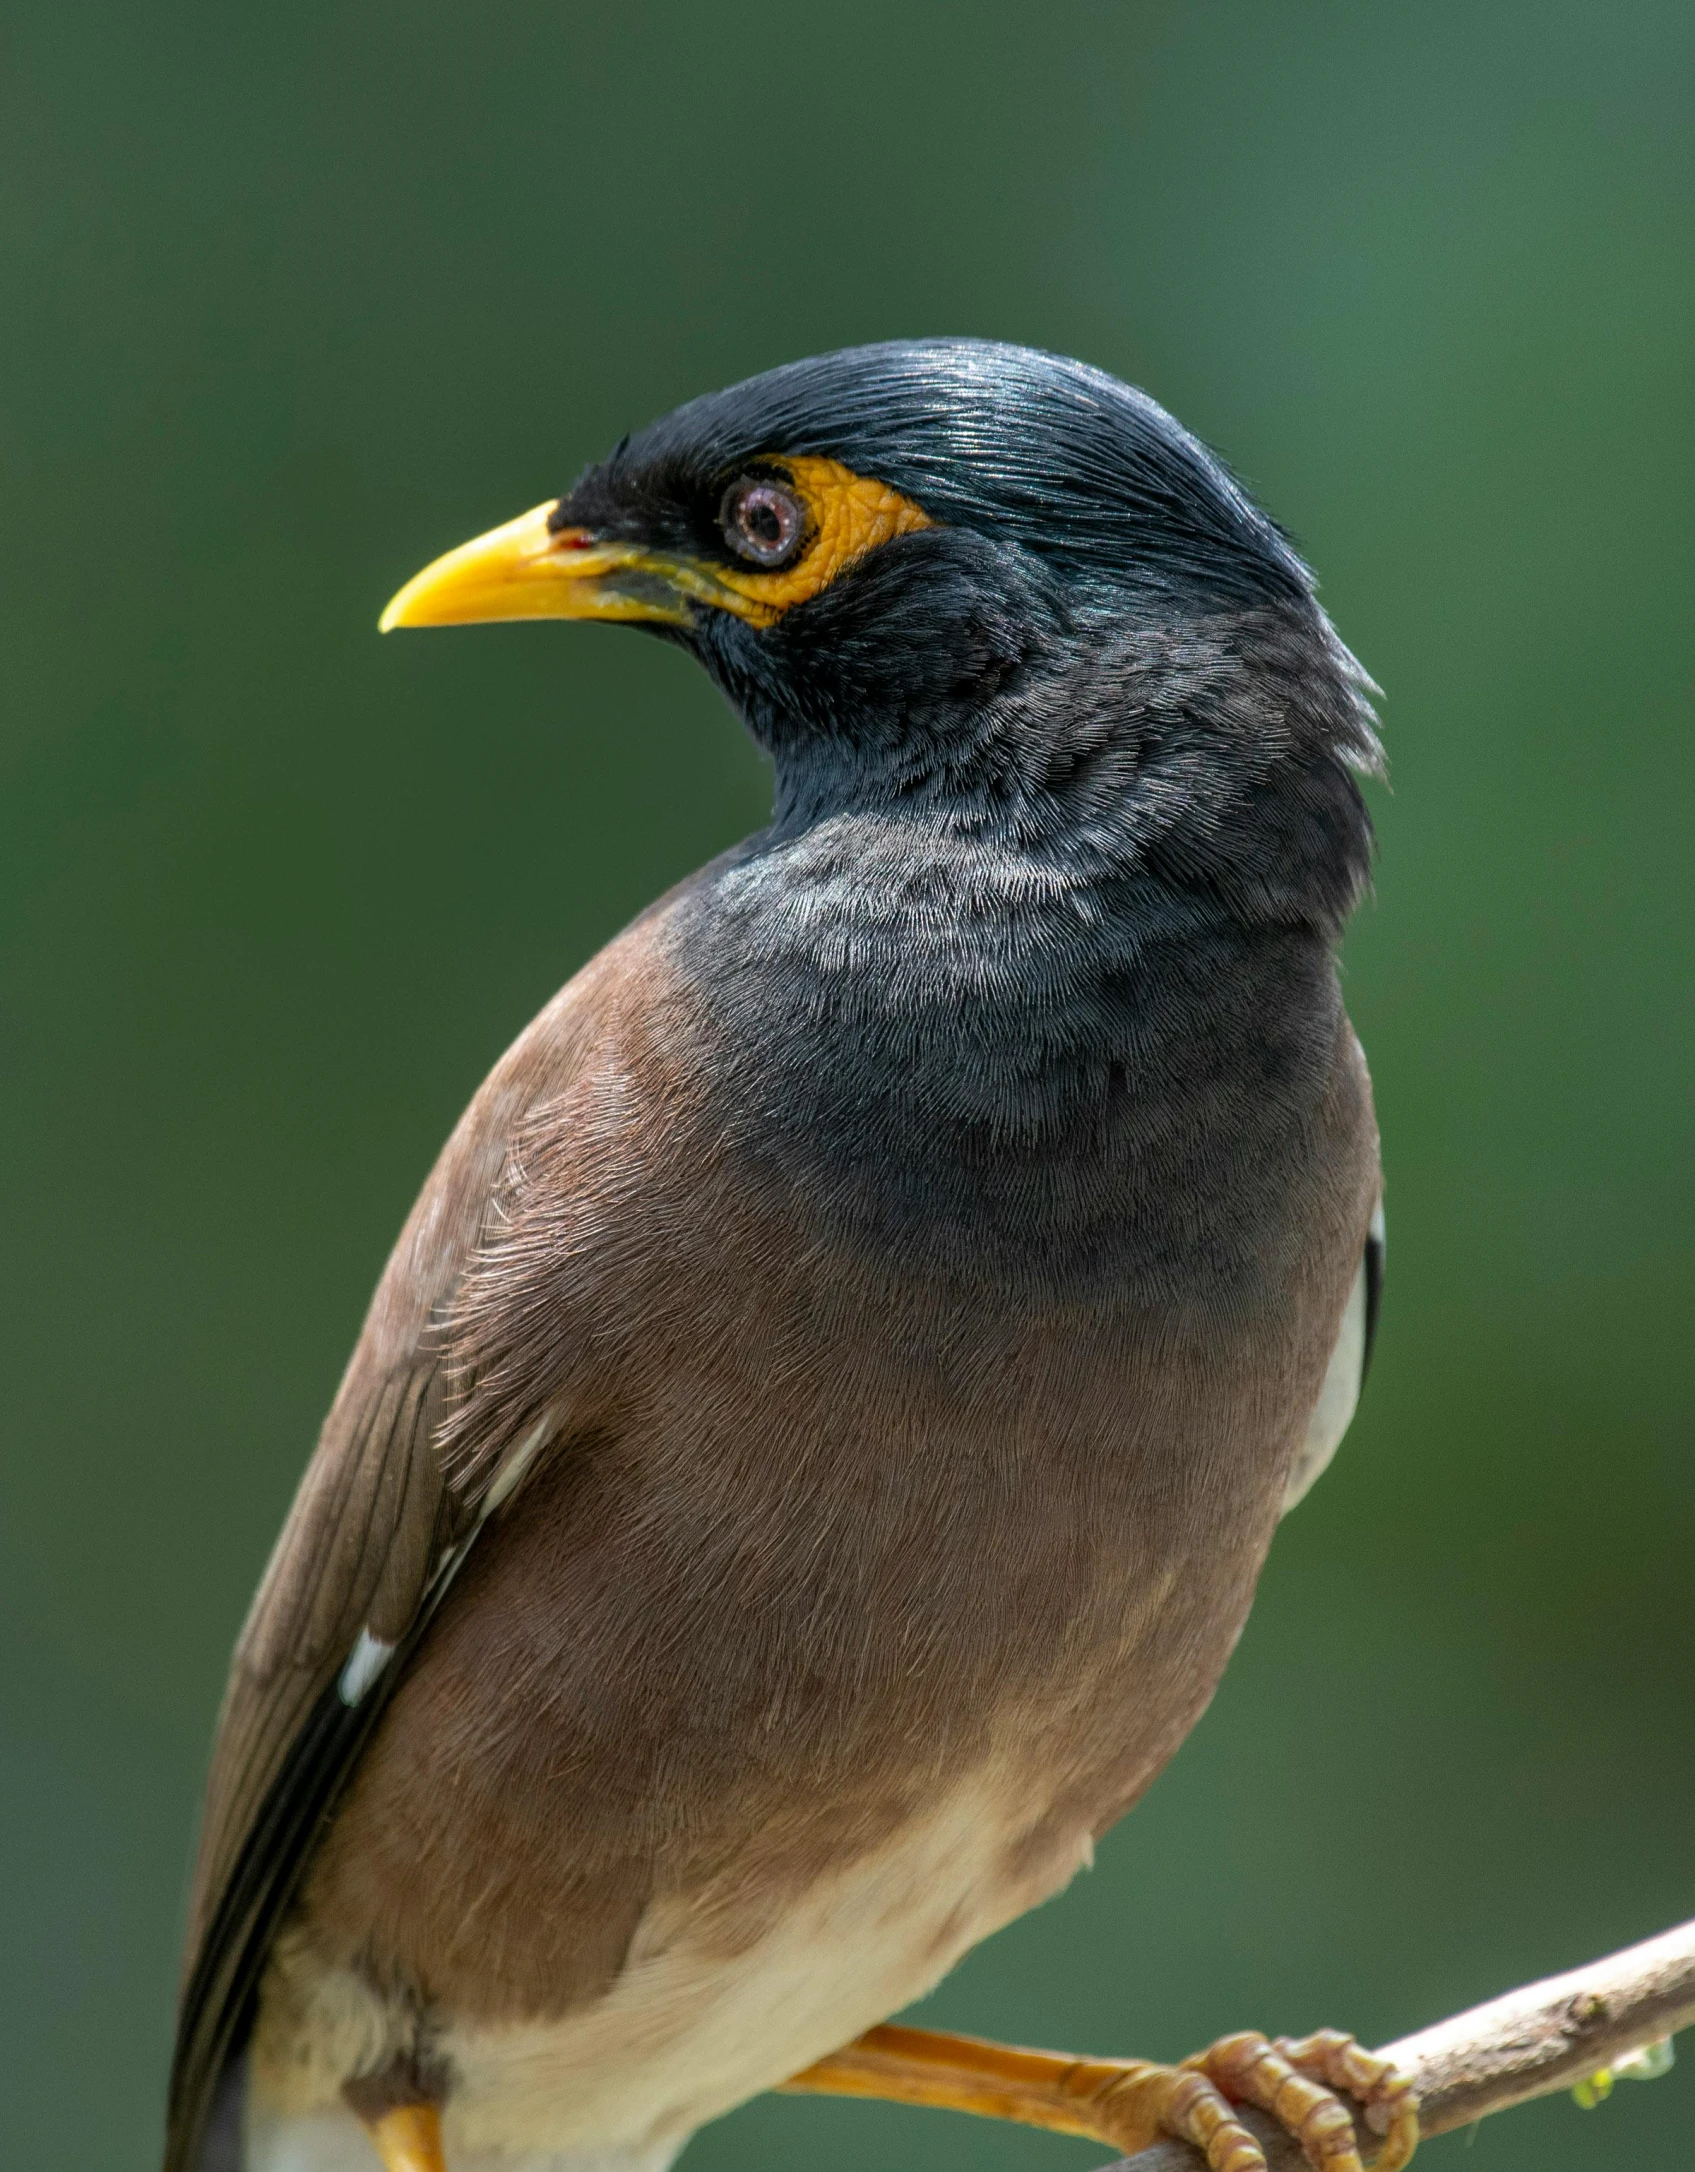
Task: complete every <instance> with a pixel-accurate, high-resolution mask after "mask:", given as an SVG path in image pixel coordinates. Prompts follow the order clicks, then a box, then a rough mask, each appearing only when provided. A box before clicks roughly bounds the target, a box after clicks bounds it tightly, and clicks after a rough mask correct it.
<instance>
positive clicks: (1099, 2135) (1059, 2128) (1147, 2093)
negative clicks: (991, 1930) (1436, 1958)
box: [785, 2026, 1418, 2172]
mask: <svg viewBox="0 0 1695 2172" xmlns="http://www.w3.org/2000/svg"><path fill="white" fill-rule="evenodd" d="M785 2087H786V2088H789V2089H795V2090H816V2091H820V2092H825V2093H828V2094H830V2095H833V2096H857V2097H882V2098H886V2099H890V2100H892V2101H894V2102H895V2103H898V2104H931V2105H938V2106H941V2107H943V2108H945V2109H949V2110H953V2111H960V2112H979V2113H982V2114H984V2115H985V2116H987V2117H989V2118H991V2119H1013V2120H1017V2121H1018V2122H1019V2123H1020V2124H1022V2125H1024V2126H1028V2127H1046V2128H1048V2129H1050V2130H1051V2131H1053V2132H1056V2133H1059V2134H1080V2135H1086V2136H1088V2137H1089V2138H1090V2139H1091V2140H1094V2141H1098V2142H1105V2143H1108V2144H1110V2145H1111V2146H1112V2147H1113V2148H1115V2149H1118V2150H1121V2151H1123V2152H1124V2153H1125V2154H1126V2155H1129V2154H1132V2153H1133V2152H1134V2151H1136V2150H1138V2149H1146V2148H1148V2147H1149V2146H1150V2145H1151V2144H1152V2143H1154V2142H1157V2141H1158V2140H1160V2138H1161V2137H1162V2136H1164V2135H1174V2136H1176V2137H1177V2138H1178V2139H1179V2140H1181V2141H1185V2142H1192V2143H1193V2144H1194V2145H1195V2147H1196V2148H1197V2149H1199V2150H1201V2151H1203V2152H1204V2154H1205V2157H1206V2161H1207V2165H1208V2167H1209V2172H1265V2152H1264V2151H1263V2150H1262V2149H1261V2148H1260V2146H1259V2144H1258V2142H1257V2141H1255V2139H1254V2137H1253V2136H1252V2135H1251V2134H1250V2133H1249V2132H1248V2130H1247V2128H1246V2127H1244V2126H1243V2124H1242V2122H1241V2121H1240V2120H1239V2119H1237V2118H1236V2116H1235V2114H1234V2112H1233V2110H1232V2106H1233V2105H1236V2104H1252V2105H1255V2106H1257V2107H1258V2108H1259V2109H1260V2110H1261V2111H1265V2112H1269V2113H1270V2114H1271V2116H1272V2117H1273V2118H1274V2119H1276V2120H1277V2121H1278V2123H1279V2124H1280V2125H1281V2126H1283V2127H1284V2128H1285V2129H1286V2130H1287V2131H1288V2133H1290V2134H1291V2135H1292V2136H1293V2137H1294V2138H1295V2140H1296V2141H1297V2142H1299V2143H1300V2145H1301V2148H1302V2149H1303V2151H1304V2152H1305V2154H1306V2157H1307V2160H1308V2162H1309V2164H1311V2165H1313V2166H1314V2167H1316V2168H1318V2172H1362V2167H1361V2164H1360V2158H1359V2154H1358V2151H1357V2149H1356V2148H1355V2145H1354V2124H1353V2117H1352V2114H1351V2113H1350V2112H1349V2110H1348V2108H1347V2106H1346V2105H1345V2104H1344V2103H1343V2102H1342V2097H1341V2094H1339V2092H1345V2093H1346V2094H1347V2095H1348V2096H1350V2097H1352V2098H1353V2099H1354V2100H1355V2102H1356V2103H1357V2104H1358V2105H1359V2106H1360V2108H1361V2109H1362V2110H1363V2111H1364V2113H1365V2114H1366V2118H1367V2123H1368V2125H1370V2126H1371V2127H1373V2128H1375V2129H1376V2130H1377V2131H1378V2132H1380V2133H1382V2134H1384V2135H1385V2137H1386V2139H1385V2142H1384V2145H1383V2148H1382V2149H1381V2150H1380V2151H1379V2153H1378V2155H1377V2157H1376V2159H1375V2161H1374V2168H1373V2172H1400V2167H1401V2166H1403V2165H1404V2164H1405V2163H1406V2161H1407V2159H1408V2158H1409V2157H1410V2156H1411V2155H1412V2153H1413V2150H1414V2148H1415V2146H1416V2144H1417V2141H1418V2100H1417V2098H1416V2097H1415V2096H1414V2095H1413V2093H1412V2090H1411V2088H1410V2087H1409V2086H1408V2084H1407V2082H1406V2080H1405V2079H1404V2077H1403V2076H1401V2075H1400V2074H1398V2073H1397V2072H1396V2071H1395V2069H1394V2068H1393V2067H1392V2066H1390V2065H1389V2064H1388V2062H1387V2061H1386V2060H1383V2059H1378V2058H1375V2057H1374V2056H1373V2055H1372V2054H1371V2053H1370V2052H1367V2051H1363V2050H1362V2049H1361V2048H1360V2046H1359V2045H1358V2044H1356V2043H1355V2042H1354V2040H1353V2038H1352V2037H1351V2036H1343V2035H1342V2034H1341V2033H1340V2031H1338V2030H1334V2029H1326V2030H1323V2031H1321V2032H1320V2033H1319V2034H1318V2035H1317V2036H1311V2037H1307V2038H1304V2039H1303V2040H1302V2041H1300V2042H1299V2043H1295V2042H1291V2041H1289V2040H1288V2039H1287V2038H1283V2039H1280V2040H1279V2041H1278V2042H1277V2043H1276V2044H1271V2043H1268V2042H1267V2040H1266V2039H1265V2038H1264V2037H1263V2036H1260V2035H1257V2034H1255V2033H1253V2032H1251V2031H1250V2032H1245V2033H1243V2034H1241V2035H1239V2036H1226V2037H1221V2038H1220V2039H1219V2041H1218V2042H1217V2043H1216V2044H1214V2045H1213V2046H1212V2047H1211V2049H1210V2050H1208V2051H1204V2052H1199V2053H1197V2054H1196V2056H1195V2057H1194V2058H1192V2059H1186V2060H1184V2062H1183V2063H1182V2065H1181V2066H1162V2065H1160V2064H1159V2063H1158V2062H1157V2061H1154V2060H1151V2059H1073V2058H1069V2057H1067V2056H1066V2054H1064V2053H1063V2052H1054V2051H1024V2050H1020V2049H1018V2048H1017V2047H1015V2046H1013V2045H1009V2044H991V2043H986V2042H984V2041H983V2039H982V2038H980V2037H975V2036H951V2035H946V2034H944V2033H942V2032H941V2031H938V2030H934V2029H905V2028H899V2027H895V2026H888V2027H884V2028H880V2029H871V2030H868V2031H867V2033H866V2034H865V2035H864V2036H861V2037H857V2038H856V2039H855V2040H854V2042H853V2043H851V2044H849V2045H847V2046H846V2047H845V2048H844V2049H843V2050H841V2051H838V2052H833V2053H832V2054H831V2055H830V2057H829V2058H827V2059H820V2060H819V2061H818V2063H817V2065H816V2066H809V2067H808V2068H807V2069H806V2071H805V2072H804V2073H803V2074H797V2075H796V2076H795V2077H794V2079H793V2080H792V2081H791V2082H788V2083H786V2084H785Z"/></svg>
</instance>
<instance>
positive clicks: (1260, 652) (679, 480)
mask: <svg viewBox="0 0 1695 2172" xmlns="http://www.w3.org/2000/svg"><path fill="white" fill-rule="evenodd" d="M519 618H576V619H600V620H607V621H611V622H614V623H622V624H634V625H638V626H644V627H647V628H648V629H650V630H652V631H657V632H660V633H663V634H665V635H667V636H669V637H670V638H672V639H674V640H677V641H680V642H681V643H682V644H684V645H685V646H686V647H688V648H689V649H691V650H692V651H693V653H694V654H695V655H696V656H697V657H698V658H699V659H700V661H701V662H702V663H703V664H704V665H705V667H706V668H707V670H708V671H709V672H711V674H712V675H713V677H714V678H715V679H716V680H717V681H718V683H719V685H720V686H721V687H722V688H723V689H724V691H725V692H726V693H727V694H728V696H729V697H730V699H731V701H732V702H733V703H734V704H735V706H736V707H737V708H738V709H739V710H740V711H741V713H742V714H743V716H744V717H745V718H746V719H747V722H748V724H749V726H750V727H751V729H752V730H753V732H754V733H755V735H756V737H758V738H759V739H760V740H761V741H762V742H763V743H764V744H765V745H766V746H767V747H768V748H769V749H770V750H771V752H772V753H773V755H774V756H775V758H776V761H777V765H778V773H779V803H780V810H781V807H782V804H783V802H784V801H787V803H788V804H789V806H790V808H791V809H795V808H801V809H804V808H806V807H812V808H814V809H817V808H818V807H820V806H823V805H828V804H830V803H832V802H834V803H836V804H840V803H841V801H842V799H843V798H844V797H848V798H852V797H859V796H863V795H864V794H865V793H866V792H870V793H871V794H873V796H875V795H876V794H878V793H885V792H891V791H893V792H899V793H902V794H905V795H908V796H909V797H910V795H911V794H912V793H913V792H914V791H915V790H916V791H920V792H924V793H926V796H931V794H932V793H933V792H934V791H936V790H938V789H939V791H940V793H941V795H942V796H944V797H945V796H947V794H949V793H950V792H951V793H953V794H954V795H956V796H957V795H958V794H960V793H962V792H965V791H966V790H967V789H969V790H970V791H972V792H974V793H978V794H981V793H983V792H987V793H988V794H989V795H990V796H999V797H1001V798H1003V799H1004V798H1005V797H1006V796H1007V793H1008V790H1009V788H1011V790H1012V791H1013V793H1014V795H1015V796H1020V797H1027V796H1028V794H1029V792H1030V791H1031V790H1036V791H1038V792H1040V791H1043V790H1048V791H1061V792H1063V791H1065V790H1066V789H1072V790H1075V789H1076V788H1077V785H1078V780H1079V779H1080V778H1084V777H1085V776H1086V777H1087V779H1088V780H1089V788H1090V792H1091V795H1092V796H1093V797H1095V798H1098V797H1099V796H1100V795H1101V794H1102V793H1105V794H1107V795H1109V796H1110V797H1111V798H1112V799H1113V801H1114V802H1115V803H1116V804H1120V805H1123V806H1124V807H1126V808H1129V807H1130V806H1131V805H1132V803H1133V802H1134V801H1135V800H1136V799H1137V798H1138V796H1140V798H1141V799H1142V800H1143V801H1144V802H1146V804H1145V805H1144V806H1143V808H1142V810H1141V813H1142V827H1143V829H1144V830H1147V828H1148V825H1149V824H1150V823H1151V824H1152V826H1153V828H1154V829H1164V828H1169V827H1171V820H1170V818H1171V817H1172V816H1173V814H1174V813H1175V810H1176V805H1177V801H1178V800H1182V801H1183V802H1184V803H1185V806H1186V807H1187V811H1188V812H1189V813H1190V814H1191V815H1194V814H1198V815H1199V816H1200V821H1199V825H1198V830H1197V835H1198V834H1199V832H1200V831H1205V830H1206V829H1208V828H1209V827H1211V828H1213V829H1216V828H1217V826H1218V825H1217V821H1216V819H1215V816H1216V813H1217V812H1218V811H1219V810H1217V809H1214V810H1213V811H1212V812H1211V813H1209V812H1208V802H1209V797H1210V798H1212V799H1216V798H1217V795H1218V793H1219V792H1220V791H1223V792H1224V794H1225V796H1226V798H1234V799H1239V798H1240V796H1241V794H1242V793H1243V792H1244V791H1248V790H1250V789H1252V788H1255V787H1257V785H1259V784H1262V783H1263V782H1264V780H1265V778H1266V776H1267V775H1268V774H1269V773H1270V771H1272V770H1274V769H1276V768H1278V767H1279V766H1280V765H1283V764H1285V763H1293V764H1294V766H1295V767H1296V768H1297V769H1305V768H1309V767H1310V766H1311V765H1312V764H1314V763H1318V764H1320V765H1321V766H1324V767H1325V768H1326V769H1327V770H1329V771H1330V772H1332V773H1334V774H1335V776H1336V777H1337V779H1338V780H1340V776H1341V772H1342V771H1343V770H1345V769H1347V768H1362V767H1366V768H1368V767H1371V766H1372V765H1373V764H1374V763H1375V760H1376V742H1375V739H1374V737H1373V735H1372V729H1371V714H1370V710H1369V707H1368V705H1367V701H1366V698H1365V689H1366V687H1367V682H1366V681H1365V680H1364V677H1363V675H1362V674H1361V673H1360V671H1359V669H1358V667H1357V665H1355V664H1354V662H1353V660H1352V658H1351V657H1350V656H1349V655H1348V653H1347V651H1346V650H1345V649H1343V648H1342V646H1341V644H1340V643H1339V642H1338V641H1337V640H1336V638H1335V636H1334V634H1333V633H1332V632H1331V630H1330V627H1329V624H1328V621H1327V620H1326V619H1325V617H1324V614H1323V613H1322V611H1321V610H1320V609H1319V607H1318V605H1317V602H1316V601H1315V598H1314V595H1313V586H1312V581H1311V577H1310V575H1309V574H1308V572H1307V569H1306V567H1305V566H1304V565H1303V564H1302V562H1301V560H1300V558H1299V557H1298V556H1297V554H1296V553H1295V551H1294V550H1293V549H1292V548H1291V546H1290V544H1289V543H1288V541H1287V540H1286V539H1285V537H1284V536H1283V535H1282V534H1281V533H1280V531H1279V530H1278V529H1277V528H1276V527H1275V526H1274V525H1273V523H1272V522H1271V521H1269V520H1268V519H1267V518H1266V517H1265V516H1264V514H1262V513H1261V512H1260V511H1259V510H1258V509H1257V508H1256V507H1255V506H1254V505H1253V504H1252V503H1251V501H1250V500H1249V499H1248V498H1247V496H1246V495H1245V493H1244V492H1243V491H1242V490H1241V488H1240V487H1239V486H1238V485H1237V483H1236V482H1235V481H1234V480H1233V479H1232V477H1231V476H1230V475H1229V474H1228V473H1227V472H1226V470H1225V469H1224V468H1223V467H1222V466H1221V465H1220V463H1219V462H1218V461H1217V460H1216V459H1214V458H1213V456H1212V455H1211V454H1210V453H1209V452H1208V451H1207V450H1206V448H1205V447H1204V446H1202V445H1201V444H1200V443H1199V442H1198V441H1197V440H1196V439H1195V438H1193V437H1191V436H1190V435H1189V433H1188V432H1187V431H1185V430H1184V429H1183V428H1181V426H1180V425H1179V424H1177V423H1176V422H1175V421H1173V419H1172V418H1171V417H1170V416H1169V415H1168V414H1167V413H1166V412H1165V411H1164V409H1163V408H1161V407H1160V406H1158V405H1157V403H1156V402H1154V401H1153V400H1151V399H1149V398H1148V397H1147V395H1146V394H1144V393H1141V392H1138V391H1136V390H1135V389H1133V388H1132V387H1131V386H1128V385H1125V384H1122V383H1120V382H1119V381H1118V380H1117V379H1116V378H1113V377H1109V376H1107V375H1106V374H1105V373H1104V372H1102V371H1100V370H1095V369H1091V368H1089V367H1087V366H1086V365H1084V364H1082V363H1079V362H1074V361H1069V360H1066V359H1064V358H1061V357H1058V356H1054V355H1048V354H1042V353H1039V352H1036V351H1034V350H1032V349H1029V348H1024V347H1012V346H1003V345H998V344H994V343H991V342H986V341H976V340H914V341H895V342H890V343H887V344H884V345H879V346H870V347H857V348H847V349H844V350H842V351H841V352H839V353H835V354H828V355H820V356H817V357H814V358H812V359H811V360H808V361H803V362H794V363H789V364H787V365H785V366H784V367H782V368H779V369H774V370H770V371H768V372H766V373H765V374H764V375H763V376H759V377H754V378H750V379H748V380H747V381H746V382H745V383H743V384H739V385H734V386H732V387H730V388H729V389H728V390H727V391H723V392H717V393H712V394H709V395H707V396H705V397H703V398H700V399H696V400H691V401H690V402H688V404H687V405H686V406H683V407H680V408H678V409H676V410H675V411H674V412H673V413H672V414H670V415H667V416H665V417H663V418H662V419H661V420H660V421H658V422H655V423H652V424H650V425H649V426H648V427H647V428H646V429H644V430H642V431H640V432H639V433H638V434H637V435H635V436H633V437H629V438H626V439H625V440H624V442H623V443H622V444H621V445H620V446H619V447H618V448H617V450H616V451H615V452H613V453H612V455H611V456H610V458H608V459H606V460H604V461H602V462H601V463H600V464H599V465H598V466H595V467H591V468H589V469H588V470H587V471H586V472H585V473H584V474H583V475H582V476H581V477H580V478H579V479H578V481H577V482H576V483H575V485H574V486H573V487H572V488H571V490H570V491H568V492H567V493H566V494H565V495H564V496H563V497H561V498H558V499H556V500H550V501H549V502H548V503H546V504H544V505H540V506H537V507H536V508H535V510H534V511H533V512H530V513H526V514H524V515H522V516H521V517H520V518H519V519H517V520H514V521H511V522H508V523H507V524H506V525H505V526H504V527H500V528H496V529H494V530H493V531H492V532H491V533H489V534H487V535H484V536H480V537H478V538H477V539H476V540H475V541H473V542H470V543H467V544H464V545H462V546H461V547H460V548H459V549H458V550H455V551H450V552H449V553H448V554H447V555H446V556H445V557H443V558H440V559H438V560H437V561H436V562H435V563H434V564H433V565H431V566H429V567H427V568H426V569H425V570H424V571H423V572H422V573H420V574H419V575H417V577H416V578H415V579H413V580H412V581H409V582H408V583H407V585H406V586H405V587H404V588H403V589H402V590H401V591H400V593H399V594H398V595H397V596H396V597H395V598H394V600H393V602H392V603H390V605H389V606H388V609H387V610H386V611H385V612H384V614H383V618H382V625H383V628H384V630H385V631H386V630H387V629H388V628H390V627H395V626H439V625H458V624H464V623H468V622H472V621H478V620H490V619H519ZM1347 796H1348V797H1349V799H1350V800H1351V802H1352V804H1353V805H1354V806H1355V807H1356V808H1357V804H1358V803H1357V795H1355V794H1354V793H1353V790H1352V786H1351V784H1349V785H1348V787H1347ZM1190 802H1195V804H1193V805H1191V804H1189V803H1190ZM1162 808H1163V809H1164V813H1163V815H1162V813H1161V809H1162ZM1073 811H1075V810H1073ZM1177 826H1178V827H1180V828H1182V829H1184V830H1190V829H1196V824H1194V823H1192V822H1183V823H1181V824H1178V825H1177ZM1358 826H1360V827H1361V828H1362V833H1363V815H1361V816H1360V817H1359V825H1358ZM1362 849H1363V848H1362ZM1357 872H1358V871H1357V870H1356V871H1355V874H1354V876H1353V877H1352V878H1351V879H1350V881H1349V884H1348V888H1349V889H1350V891H1351V890H1352V889H1353V888H1354V887H1357Z"/></svg>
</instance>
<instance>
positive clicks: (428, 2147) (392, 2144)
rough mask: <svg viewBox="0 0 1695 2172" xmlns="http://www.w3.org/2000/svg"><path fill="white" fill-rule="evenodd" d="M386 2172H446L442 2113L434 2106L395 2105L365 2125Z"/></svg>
mask: <svg viewBox="0 0 1695 2172" xmlns="http://www.w3.org/2000/svg"><path fill="white" fill-rule="evenodd" d="M364 2127H365V2132H366V2133H367V2134H368V2135H369V2136H370V2137H371V2142H372V2145H373V2146H374V2148H375V2150H376V2152H377V2155H378V2156H379V2157H380V2158H381V2159H382V2161H383V2172H447V2159H446V2158H445V2157H444V2156H443V2155H442V2151H441V2113H440V2112H439V2111H438V2110H437V2109H436V2107H435V2106H434V2105H433V2104H396V2105H394V2106H393V2107H392V2108H391V2109H390V2110H388V2111H386V2112H380V2113H378V2115H377V2116H376V2117H375V2118H374V2119H367V2120H366V2121H365V2122H364Z"/></svg>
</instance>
